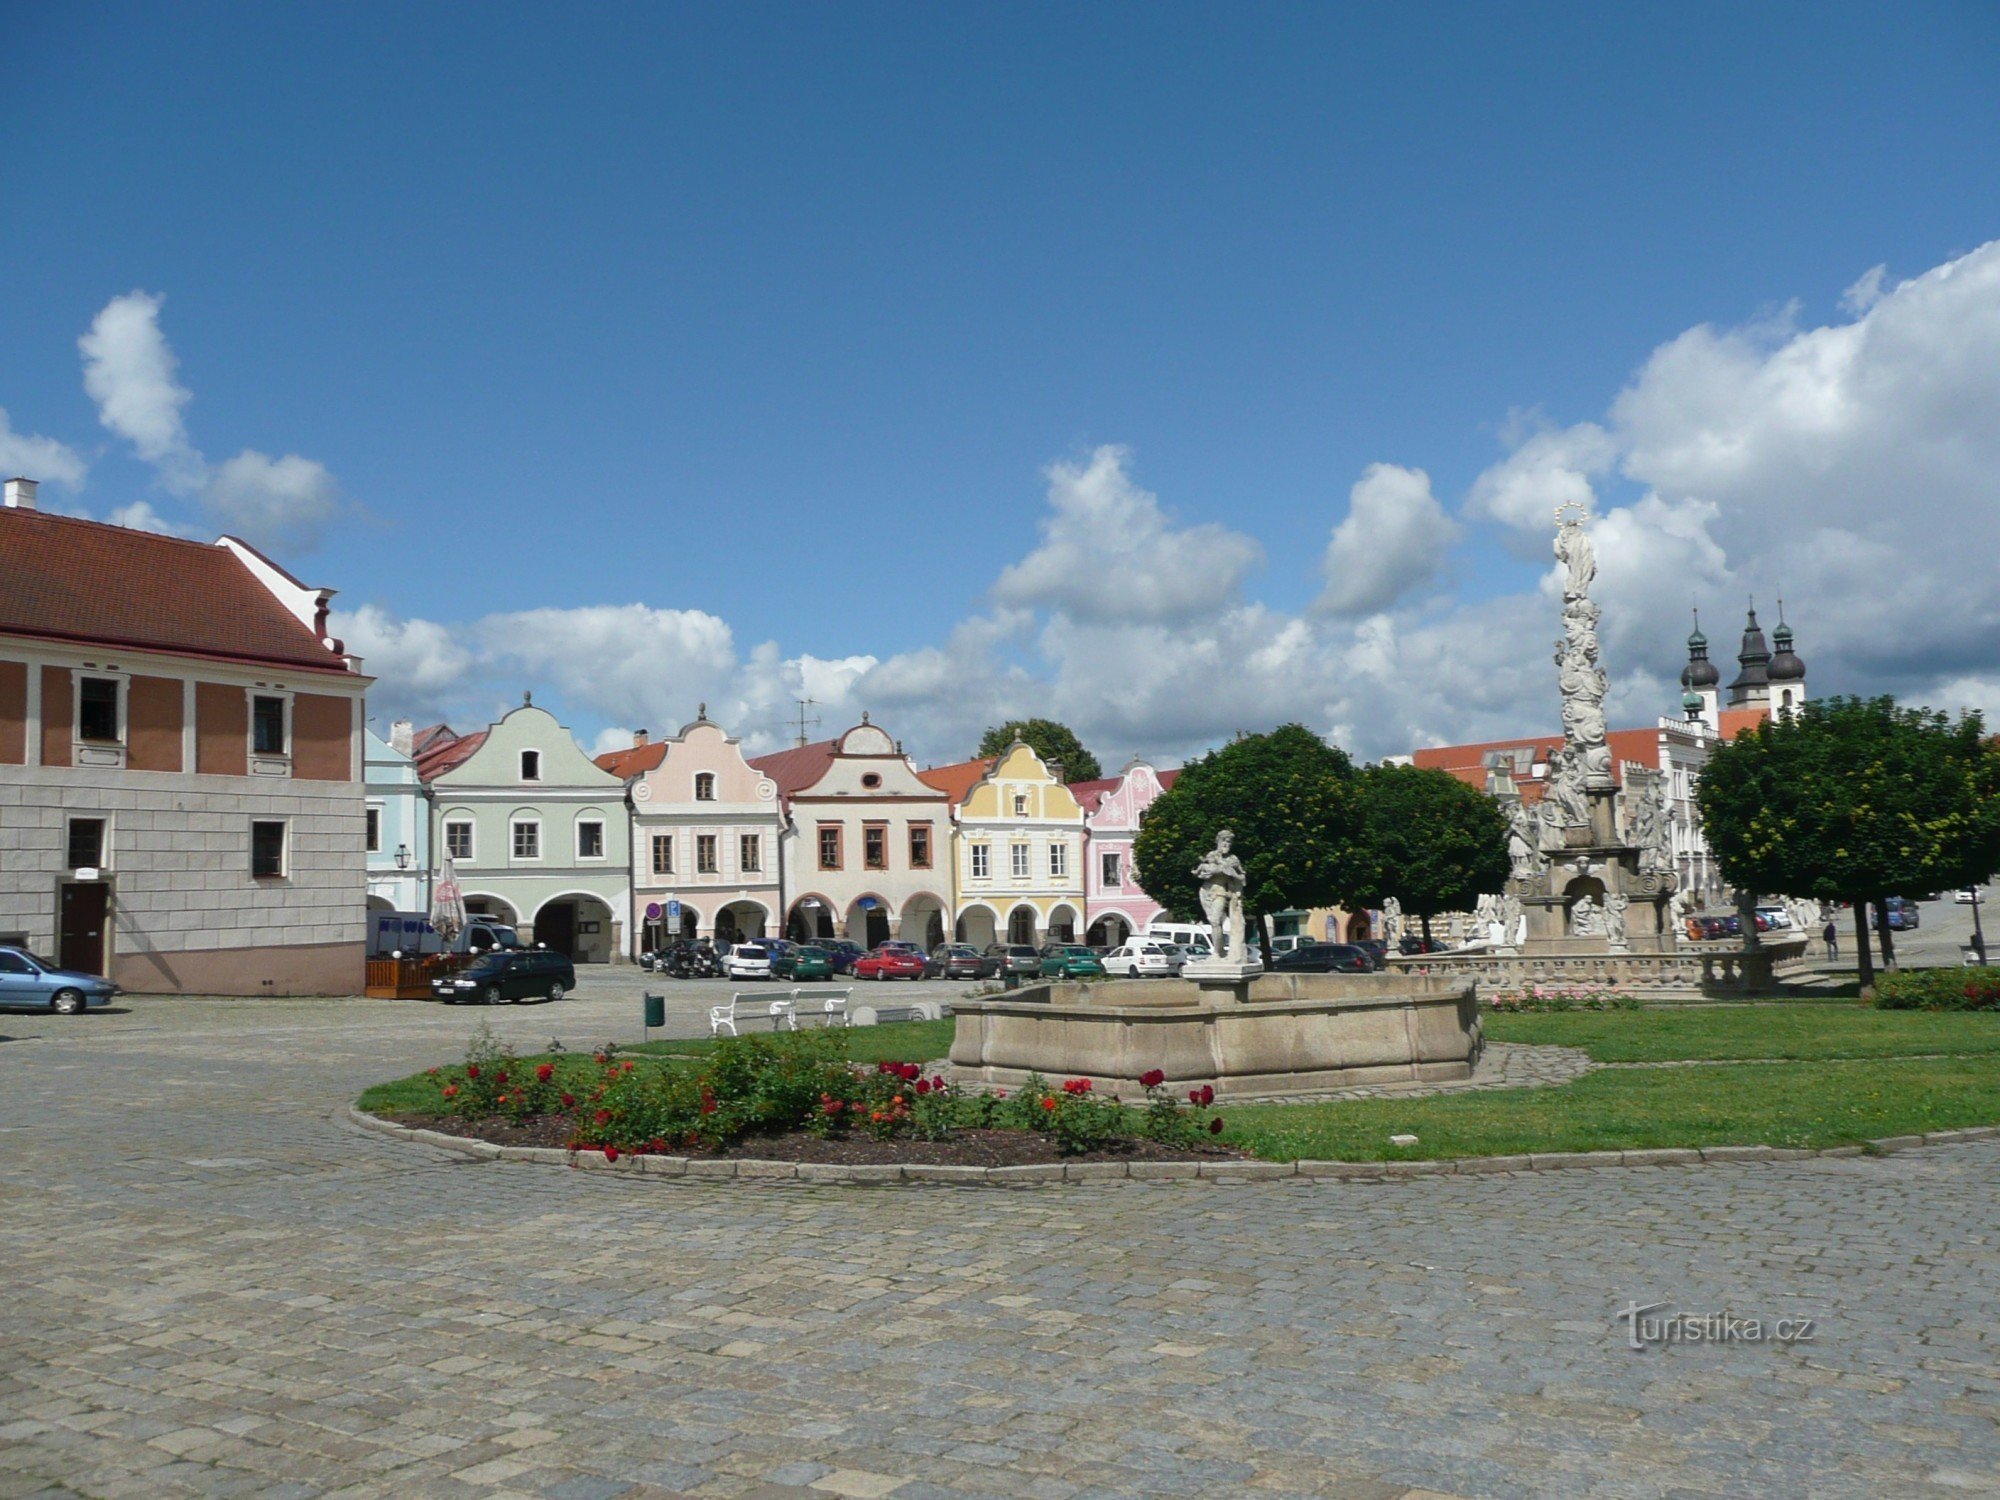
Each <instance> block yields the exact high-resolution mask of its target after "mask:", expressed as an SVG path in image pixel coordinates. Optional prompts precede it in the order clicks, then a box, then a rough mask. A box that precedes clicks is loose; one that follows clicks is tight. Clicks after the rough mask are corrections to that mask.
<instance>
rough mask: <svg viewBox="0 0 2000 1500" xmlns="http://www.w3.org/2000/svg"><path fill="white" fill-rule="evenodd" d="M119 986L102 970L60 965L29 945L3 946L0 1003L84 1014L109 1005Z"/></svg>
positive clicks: (65, 1013)
mask: <svg viewBox="0 0 2000 1500" xmlns="http://www.w3.org/2000/svg"><path fill="white" fill-rule="evenodd" d="M117 993H118V986H117V985H115V984H113V983H112V982H111V981H110V980H108V979H106V978H104V976H103V975H101V974H79V973H77V972H75V971H74V970H71V969H59V968H57V967H56V966H55V965H54V964H52V963H50V962H49V961H48V960H47V959H44V958H37V957H35V955H34V954H32V953H30V952H29V951H28V950H27V949H25V948H0V1006H4V1007H7V1008H9V1009H19V1008H24V1007H25V1008H31V1009H34V1010H52V1011H54V1012H55V1013H56V1014H57V1015H59V1016H74V1015H80V1014H81V1013H82V1012H83V1011H84V1010H85V1009H86V1008H87V1007H89V1006H92V1005H109V1004H110V1003H111V997H112V996H113V995H115V994H117Z"/></svg>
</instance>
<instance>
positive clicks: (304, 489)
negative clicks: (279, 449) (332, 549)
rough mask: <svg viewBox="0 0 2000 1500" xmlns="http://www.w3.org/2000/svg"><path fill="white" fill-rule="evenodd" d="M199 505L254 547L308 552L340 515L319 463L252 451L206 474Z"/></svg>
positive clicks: (335, 493)
mask: <svg viewBox="0 0 2000 1500" xmlns="http://www.w3.org/2000/svg"><path fill="white" fill-rule="evenodd" d="M201 503H202V504H203V506H205V507H206V508H207V509H208V511H209V512H210V514H212V515H213V516H215V517H216V519H217V520H218V521H220V522H221V523H222V525H223V526H224V527H225V528H226V529H227V530H229V531H232V532H237V533H240V534H241V535H242V536H243V537H245V538H246V539H248V540H249V541H252V542H257V543H259V544H268V545H273V546H278V547H284V548H288V549H292V550H296V551H308V550H310V549H311V548H313V547H315V546H317V545H318V544H319V541H320V538H321V536H322V535H323V534H324V532H325V530H326V528H327V526H328V525H329V524H330V523H331V522H332V521H333V520H334V518H335V517H336V516H338V515H339V513H340V510H341V501H340V491H339V488H338V486H336V485H335V484H334V482H333V476H332V475H331V474H329V473H328V472H327V471H326V467H325V465H323V464H320V463H317V462H315V461H314V460H312V459H310V458H300V457H299V456H298V455H297V454H296V453H287V454H286V455H285V456H284V457H283V458H272V457H270V456H269V455H268V454H264V453H259V452H257V451H256V450H255V449H254V448H245V449H244V450H243V451H242V452H241V453H239V454H237V455H236V457H234V458H232V459H230V460H228V461H227V462H226V463H223V464H220V465H218V466H217V467H216V468H215V469H213V470H212V471H210V473H209V475H208V480H207V483H206V484H204V485H203V487H202V491H201Z"/></svg>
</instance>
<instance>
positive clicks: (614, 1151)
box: [604, 1146, 618, 1161]
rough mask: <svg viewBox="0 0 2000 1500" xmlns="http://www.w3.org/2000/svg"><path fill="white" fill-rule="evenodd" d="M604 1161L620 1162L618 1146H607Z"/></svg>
mask: <svg viewBox="0 0 2000 1500" xmlns="http://www.w3.org/2000/svg"><path fill="white" fill-rule="evenodd" d="M604 1159H605V1160H606V1161H616V1160H618V1148H617V1147H616V1146H606V1147H605V1148H604Z"/></svg>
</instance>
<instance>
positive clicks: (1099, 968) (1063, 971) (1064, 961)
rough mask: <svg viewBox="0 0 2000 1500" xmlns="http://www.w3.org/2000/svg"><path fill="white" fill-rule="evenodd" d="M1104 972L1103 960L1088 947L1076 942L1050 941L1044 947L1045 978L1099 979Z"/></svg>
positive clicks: (1043, 975)
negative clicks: (1079, 945) (1080, 945)
mask: <svg viewBox="0 0 2000 1500" xmlns="http://www.w3.org/2000/svg"><path fill="white" fill-rule="evenodd" d="M1103 974H1104V963H1103V961H1102V960H1101V959H1099V958H1098V956H1097V955H1096V954H1095V953H1092V952H1091V951H1090V950H1089V949H1088V948H1082V947H1078V946H1077V945H1076V944H1074V943H1050V944H1049V945H1048V947H1046V948H1044V949H1042V977H1043V978H1044V979H1098V978H1102V977H1103Z"/></svg>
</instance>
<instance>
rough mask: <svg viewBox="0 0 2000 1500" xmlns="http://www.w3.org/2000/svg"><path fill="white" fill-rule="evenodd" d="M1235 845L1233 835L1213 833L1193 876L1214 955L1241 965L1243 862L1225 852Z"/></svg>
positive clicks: (1245, 878)
mask: <svg viewBox="0 0 2000 1500" xmlns="http://www.w3.org/2000/svg"><path fill="white" fill-rule="evenodd" d="M1235 842H1236V835H1235V834H1234V833H1232V832H1230V831H1229V830H1228V829H1227V828H1225V829H1223V830H1222V831H1221V832H1220V833H1218V834H1216V836H1215V847H1214V848H1213V849H1211V850H1209V851H1208V853H1206V854H1204V855H1203V856H1202V857H1201V863H1200V864H1198V865H1196V866H1195V867H1194V874H1195V879H1197V880H1199V881H1200V882H1201V911H1202V915H1203V916H1205V917H1207V918H1208V927H1209V931H1210V933H1211V934H1212V935H1213V938H1214V942H1215V952H1216V956H1217V957H1218V958H1222V957H1227V958H1230V959H1233V960H1235V961H1236V962H1238V963H1241V962H1243V959H1244V954H1245V950H1246V947H1247V942H1246V939H1245V936H1244V934H1245V931H1246V926H1247V924H1246V923H1245V920H1244V916H1243V887H1244V885H1245V884H1246V883H1247V881H1248V877H1247V876H1246V875H1245V874H1244V873H1243V861H1242V860H1240V859H1238V858H1237V857H1236V856H1235V855H1233V854H1231V853H1230V852H1229V849H1230V846H1231V845H1232V844H1234V843H1235ZM1225 936H1226V938H1227V943H1226V945H1225Z"/></svg>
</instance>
